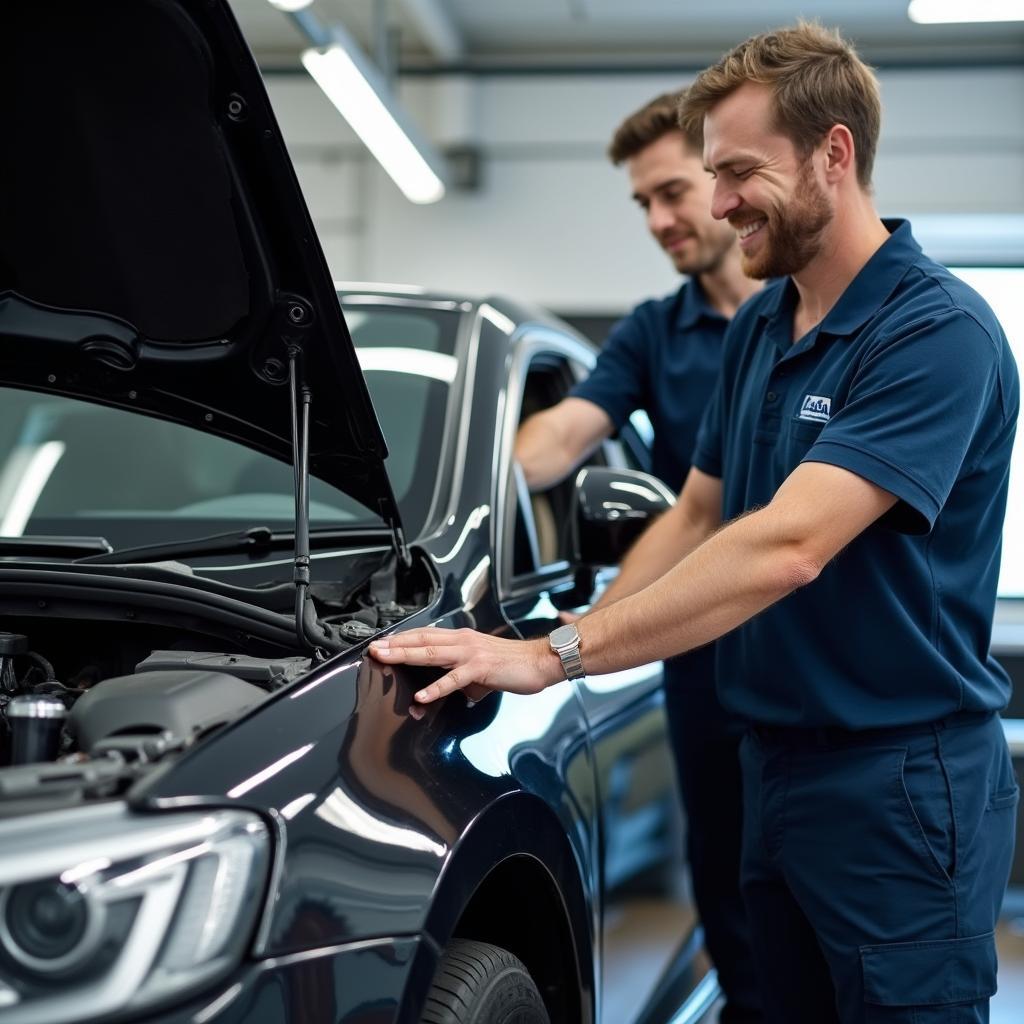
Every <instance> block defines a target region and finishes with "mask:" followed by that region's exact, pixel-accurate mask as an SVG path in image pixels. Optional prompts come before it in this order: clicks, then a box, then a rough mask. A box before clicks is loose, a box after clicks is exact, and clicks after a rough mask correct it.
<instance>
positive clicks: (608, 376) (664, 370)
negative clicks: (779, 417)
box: [572, 278, 729, 491]
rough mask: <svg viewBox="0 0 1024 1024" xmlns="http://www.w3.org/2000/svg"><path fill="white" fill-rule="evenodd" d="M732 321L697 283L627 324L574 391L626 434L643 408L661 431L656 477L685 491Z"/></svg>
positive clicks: (647, 305) (646, 306)
mask: <svg viewBox="0 0 1024 1024" xmlns="http://www.w3.org/2000/svg"><path fill="white" fill-rule="evenodd" d="M728 323H729V321H728V320H726V319H725V317H723V316H722V315H721V314H720V313H718V312H717V311H716V310H715V309H714V308H713V307H712V306H711V305H709V304H708V301H707V299H706V298H705V296H704V291H703V289H702V288H701V286H700V284H699V282H698V281H697V280H696V278H694V279H692V280H690V281H687V282H686V283H685V284H684V285H683V286H682V287H681V288H680V289H679V291H677V292H675V293H673V294H672V295H669V296H667V297H666V298H664V299H651V300H650V301H649V302H644V303H643V304H641V305H639V306H637V307H636V309H634V310H633V312H632V313H630V314H629V316H627V317H625V319H623V320H620V321H619V322H618V323H617V324H616V325H615V327H614V328H612V332H611V334H609V335H608V340H607V341H606V342H605V344H604V348H602V350H601V354H600V356H599V357H598V360H597V366H596V367H595V368H594V371H593V373H591V374H590V376H589V377H588V378H587V379H586V380H585V381H583V382H582V383H580V384H577V385H576V387H575V388H573V390H572V394H573V396H574V397H576V398H585V399H586V400H587V401H588V402H593V403H594V404H595V405H599V406H600V407H601V408H602V409H604V411H605V412H606V413H608V415H609V417H610V418H611V421H612V423H614V424H615V429H616V430H619V429H620V428H621V427H622V426H623V425H624V424H625V422H626V421H627V420H628V419H629V417H630V414H631V413H633V412H634V411H635V410H637V409H643V410H644V412H646V413H647V416H648V417H649V419H650V421H651V426H653V427H654V445H653V447H652V449H651V471H652V472H653V473H654V475H655V476H657V477H660V478H661V479H662V480H664V481H665V483H666V484H667V485H668V486H669V487H671V488H672V489H673V490H674V491H678V490H679V489H680V488H681V487H682V486H683V481H684V480H685V479H686V474H687V473H688V472H689V471H690V459H691V457H692V455H693V446H694V444H695V443H696V440H697V430H698V428H699V427H700V421H701V416H702V415H703V413H704V409H705V408H706V406H707V404H708V399H709V398H710V397H711V392H712V390H713V389H714V386H715V382H716V381H717V380H718V370H719V367H720V366H721V365H722V339H723V338H724V337H725V329H726V327H727V326H728Z"/></svg>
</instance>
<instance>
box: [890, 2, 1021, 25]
mask: <svg viewBox="0 0 1024 1024" xmlns="http://www.w3.org/2000/svg"><path fill="white" fill-rule="evenodd" d="M907 15H908V16H909V18H910V20H911V21H916V22H917V23H918V24H921V25H940V24H960V23H964V22H978V21H1024V0H910V6H909V7H908V8H907Z"/></svg>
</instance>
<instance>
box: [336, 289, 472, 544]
mask: <svg viewBox="0 0 1024 1024" xmlns="http://www.w3.org/2000/svg"><path fill="white" fill-rule="evenodd" d="M342 307H343V309H344V311H345V321H346V323H347V324H348V328H349V332H350V333H351V335H352V340H353V341H354V342H355V346H356V355H357V356H358V357H359V364H360V366H361V367H362V369H363V375H364V376H365V378H366V386H367V388H368V389H369V392H370V398H371V399H372V400H373V407H374V409H375V410H376V411H377V418H378V420H379V421H380V427H381V430H382V432H383V433H384V440H385V441H386V442H387V445H388V459H387V463H386V468H387V471H388V477H389V478H390V480H391V486H392V488H393V489H394V492H395V497H396V499H397V500H398V505H399V508H400V510H401V513H402V521H403V523H404V525H405V532H406V535H407V536H409V537H411V538H415V537H417V536H419V535H420V532H421V530H422V527H423V525H424V523H425V521H426V517H427V515H428V513H429V511H430V506H431V504H432V502H433V497H434V491H435V488H436V486H437V482H438V477H439V475H440V474H439V469H440V461H441V454H442V447H443V441H444V426H445V422H446V417H447V412H448V403H449V399H450V394H451V390H452V384H453V382H454V380H455V378H456V376H457V374H458V361H457V359H456V355H455V345H456V337H457V333H458V319H459V314H458V312H456V311H454V310H450V309H433V308H430V309H428V308H424V307H415V306H409V307H402V308H399V307H391V306H385V305H381V306H368V305H363V304H360V305H358V306H352V307H349V306H347V305H346V303H345V299H344V297H342Z"/></svg>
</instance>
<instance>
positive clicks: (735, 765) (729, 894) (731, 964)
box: [665, 647, 764, 1024]
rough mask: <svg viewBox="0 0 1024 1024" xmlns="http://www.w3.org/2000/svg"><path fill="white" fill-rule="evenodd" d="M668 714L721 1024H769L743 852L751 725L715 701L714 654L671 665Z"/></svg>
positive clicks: (698, 654) (674, 661) (692, 656)
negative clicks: (744, 751) (745, 760)
mask: <svg viewBox="0 0 1024 1024" xmlns="http://www.w3.org/2000/svg"><path fill="white" fill-rule="evenodd" d="M665 709H666V712H667V717H668V723H669V731H670V734H671V741H672V751H673V754H674V756H675V763H676V772H677V776H678V779H679V789H680V794H681V797H682V803H683V809H684V811H685V812H686V823H687V824H686V855H687V858H688V860H689V862H690V877H691V879H692V882H693V895H694V899H695V901H696V904H697V912H698V914H699V915H700V919H701V924H702V925H703V927H704V939H705V943H706V945H707V950H708V953H709V954H710V956H711V960H712V962H713V963H714V965H715V969H716V970H717V972H718V980H719V982H720V984H721V986H722V991H723V992H724V993H725V997H726V1004H725V1007H724V1008H723V1010H722V1012H721V1014H720V1016H719V1021H720V1024H761V1022H762V1021H763V1020H764V1017H763V1016H762V1014H761V1000H760V993H759V991H758V982H757V974H756V970H755V967H754V957H753V952H752V950H751V947H750V934H749V931H748V928H747V922H746V914H745V912H744V909H743V896H742V894H741V892H740V852H741V849H742V831H743V778H742V775H741V772H740V758H739V745H740V742H741V740H742V738H743V735H744V732H745V726H744V725H743V724H742V723H741V722H739V721H738V720H737V719H735V718H732V717H730V716H728V715H726V713H725V712H724V711H723V710H722V707H721V705H720V704H719V703H718V698H717V697H716V696H715V687H714V649H713V648H711V647H707V648H702V649H701V650H698V651H694V652H692V653H691V654H687V655H685V656H684V657H682V658H674V659H672V660H671V661H668V662H666V663H665Z"/></svg>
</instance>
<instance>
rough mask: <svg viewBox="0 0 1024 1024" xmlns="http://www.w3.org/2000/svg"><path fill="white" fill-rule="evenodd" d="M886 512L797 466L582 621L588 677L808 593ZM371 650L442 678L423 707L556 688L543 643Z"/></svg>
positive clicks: (824, 475)
mask: <svg viewBox="0 0 1024 1024" xmlns="http://www.w3.org/2000/svg"><path fill="white" fill-rule="evenodd" d="M895 502H896V498H895V496H894V495H892V494H891V493H889V492H888V491H885V490H883V489H882V488H881V487H878V486H876V485H875V484H872V483H870V482H869V481H867V480H865V479H864V478H863V477H860V476H857V475H856V474H854V473H851V472H849V471H848V470H845V469H841V468H839V467H837V466H831V465H827V464H824V463H815V462H807V463H802V464H801V465H800V466H798V467H797V468H796V469H795V470H794V471H793V473H791V474H790V476H789V477H788V478H787V479H786V481H785V482H784V483H783V485H782V486H781V487H780V488H779V490H778V492H777V493H776V495H775V497H774V498H773V499H772V501H771V503H770V504H768V505H766V506H765V507H764V508H762V509H759V510H757V511H756V512H751V513H749V514H748V515H745V516H742V517H741V518H739V519H737V520H734V521H733V522H732V523H730V524H729V525H728V526H726V527H725V528H724V529H722V530H719V531H718V532H717V533H715V534H714V535H713V536H712V537H710V538H709V539H708V540H707V541H706V542H705V543H704V544H702V545H700V547H698V548H697V549H696V550H695V551H694V552H693V553H692V554H690V555H689V556H688V557H686V558H684V559H683V560H682V561H681V562H679V564H678V565H676V566H675V567H674V568H672V569H671V570H670V571H668V572H667V573H665V574H664V575H663V576H661V577H660V578H659V579H657V580H656V581H655V582H654V583H652V584H651V585H650V586H648V587H646V588H644V589H643V590H640V591H638V592H637V593H634V594H631V595H630V596H629V597H623V598H622V599H621V600H618V601H616V602H615V603H614V604H611V605H609V606H608V607H605V608H601V609H598V610H597V611H594V612H592V613H591V614H589V615H586V616H584V617H583V618H582V619H580V621H579V623H578V628H579V631H580V637H581V640H582V647H581V650H582V654H583V663H584V665H585V666H586V669H587V672H588V673H589V674H600V673H605V672H614V671H618V670H621V669H625V668H629V667H632V666H634V665H642V664H644V663H646V662H650V661H656V660H658V659H660V658H665V657H668V656H670V655H673V654H679V653H681V652H683V651H688V650H691V649H692V648H694V647H700V646H702V645H703V644H706V643H710V642H711V641H712V640H715V639H717V638H718V637H719V636H722V635H723V634H724V633H727V632H729V631H730V630H732V629H735V628H736V626H739V625H740V624H741V623H743V622H745V621H746V620H747V619H749V618H751V617H752V616H754V615H756V614H757V613H758V612H759V611H762V610H763V609H764V608H767V607H768V606H769V605H771V604H774V603H775V602H776V601H778V600H779V599H781V598H783V597H785V596H786V595H787V594H789V593H791V592H792V591H794V590H796V589H797V588H798V587H801V586H804V585H806V584H808V583H811V582H812V581H813V580H814V579H816V578H817V576H818V574H819V573H820V572H821V570H822V568H824V566H825V565H827V564H828V562H829V561H830V560H831V559H832V558H834V557H835V556H836V555H837V554H838V553H839V552H840V551H841V550H842V549H843V548H844V547H846V545H847V544H849V543H850V541H852V540H853V539H854V538H855V537H856V536H857V535H858V534H860V533H861V532H862V531H863V530H865V529H866V528H867V527H868V526H870V525H871V523H873V522H874V521H875V520H876V519H878V517H879V516H881V515H882V514H883V513H885V512H886V511H888V509H890V508H891V507H892V506H893V505H894V504H895ZM370 650H371V653H372V654H373V656H374V657H376V658H379V659H380V660H381V661H384V662H387V663H389V664H411V665H433V666H437V667H439V668H447V669H448V672H447V673H446V674H445V675H443V676H442V677H441V678H440V679H438V680H437V681H436V682H434V683H431V684H430V686H427V687H426V688H424V689H423V690H420V691H419V692H418V693H417V694H416V699H417V700H419V701H420V702H421V703H429V702H430V701H433V700H437V699H438V698H439V697H443V696H445V695H446V694H448V693H451V692H452V691H453V690H456V689H462V688H463V687H466V686H469V685H471V684H481V685H483V686H485V687H487V688H488V689H495V690H509V691H512V692H518V693H535V692H538V691H540V690H542V689H544V688H545V687H547V686H550V685H551V684H553V683H556V682H559V681H561V680H562V679H563V678H564V676H563V674H562V667H561V663H560V662H559V660H558V658H557V657H556V656H555V655H554V654H553V653H552V652H551V651H550V649H549V648H548V646H547V640H546V639H542V640H528V641H516V640H503V639H499V638H496V637H491V636H487V635H485V634H482V633H474V632H473V631H472V630H443V629H426V630H412V631H409V632H407V633H400V634H397V635H396V636H393V637H390V638H388V639H387V640H384V641H381V642H378V643H374V644H372V645H371V648H370Z"/></svg>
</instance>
